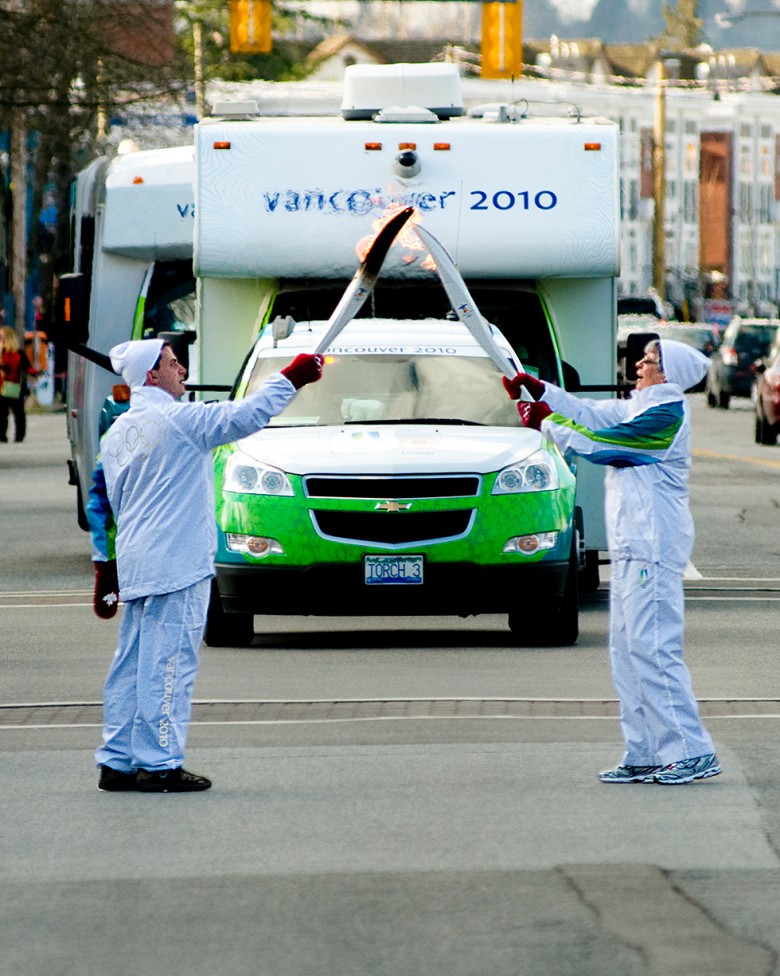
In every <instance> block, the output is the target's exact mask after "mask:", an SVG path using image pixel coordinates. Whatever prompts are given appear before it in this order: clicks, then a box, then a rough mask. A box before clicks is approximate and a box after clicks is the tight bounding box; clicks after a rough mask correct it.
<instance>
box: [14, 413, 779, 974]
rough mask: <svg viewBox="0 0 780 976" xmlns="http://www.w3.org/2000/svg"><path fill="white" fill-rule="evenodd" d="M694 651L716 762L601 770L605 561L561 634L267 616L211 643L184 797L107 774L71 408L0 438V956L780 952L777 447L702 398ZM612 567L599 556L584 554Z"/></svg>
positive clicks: (488, 623)
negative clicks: (135, 786)
mask: <svg viewBox="0 0 780 976" xmlns="http://www.w3.org/2000/svg"><path fill="white" fill-rule="evenodd" d="M694 432H695V433H694V444H695V462H694V473H693V480H692V504H693V509H694V515H695V518H696V522H697V544H696V549H695V552H694V559H693V565H692V567H691V568H690V572H689V574H688V575H689V579H688V582H687V655H688V660H689V664H690V667H691V670H692V673H693V677H694V684H695V686H696V689H697V693H698V694H699V696H700V699H701V702H702V711H703V713H704V714H705V716H706V721H707V724H708V726H709V727H710V729H711V731H712V733H713V736H714V737H715V739H716V742H717V747H718V752H719V754H720V756H721V760H722V762H723V765H724V769H725V772H724V774H723V775H722V776H720V777H718V778H716V779H714V780H710V781H707V782H702V783H696V784H693V785H691V786H687V787H682V788H677V789H669V788H661V787H654V786H637V787H623V788H621V787H609V786H604V785H602V784H600V783H598V781H597V780H596V778H595V775H594V774H595V772H596V771H597V770H598V769H600V768H603V767H604V766H607V765H611V764H613V763H614V762H615V761H616V760H617V759H618V757H619V753H620V742H619V730H618V726H617V721H616V719H615V703H614V694H613V691H612V687H611V683H610V680H609V673H608V668H607V662H606V655H605V633H606V604H605V597H606V591H607V585H608V584H607V582H606V581H605V582H604V583H603V584H602V588H601V590H600V592H599V593H598V594H597V595H596V596H595V598H594V599H593V600H592V601H591V602H590V603H588V605H587V606H585V607H584V608H583V613H582V635H581V638H580V641H579V643H578V645H577V647H576V648H568V649H533V648H530V649H522V650H519V649H517V648H514V647H512V646H511V642H510V640H509V635H508V631H507V627H506V622H505V620H504V619H503V618H501V617H492V616H491V617H479V618H476V619H469V620H465V621H461V620H459V619H458V618H430V619H429V618H414V619H411V620H405V619H402V618H393V619H389V620H374V619H362V618H332V619H327V620H323V619H318V618H282V619H277V620H275V619H267V618H257V620H256V626H257V630H258V636H257V637H256V639H255V645H254V647H252V648H250V649H243V650H235V649H231V650H228V649H220V648H204V652H203V664H202V668H201V673H200V676H199V679H198V685H197V688H196V699H197V701H198V704H197V705H196V708H195V714H194V719H195V721H194V723H193V726H192V731H191V738H190V750H189V755H188V765H189V766H190V767H191V768H193V769H195V770H196V771H202V772H204V773H206V774H207V775H210V776H211V777H212V778H213V779H214V781H215V787H214V789H213V790H211V791H210V792H208V793H204V794H200V795H197V796H186V797H185V796H140V795H121V794H120V795H110V794H101V793H98V792H97V791H96V790H95V788H94V787H95V781H96V779H95V773H94V769H93V764H92V750H93V749H94V747H95V745H96V742H97V738H98V736H99V722H100V719H99V702H100V697H101V685H102V680H103V678H104V675H105V671H106V668H107V666H108V662H109V659H110V656H111V654H112V652H113V642H114V638H115V633H116V621H112V622H108V623H106V622H103V621H99V620H97V618H95V617H94V616H93V614H92V612H91V609H90V596H91V593H90V591H91V564H90V561H89V551H88V545H87V539H86V536H85V535H84V533H82V532H81V531H80V530H79V529H78V528H77V527H76V525H75V519H74V517H73V512H74V489H73V488H71V487H68V486H67V485H66V483H65V482H66V477H65V459H66V457H67V445H66V441H65V422H64V416H63V415H62V414H47V415H40V414H39V415H32V416H31V417H30V424H29V437H28V441H27V442H25V443H24V444H22V445H15V444H9V445H2V450H0V498H2V516H1V518H2V546H1V547H0V553H2V560H0V674H2V691H1V692H0V705H2V706H3V707H0V882H2V885H1V887H0V891H2V895H0V974H1V976H38V974H41V976H43V974H47V976H48V974H56V976H71V974H73V976H77V974H78V976H93V974H94V976H125V974H127V976H130V974H133V976H147V974H148V976H152V974H158V973H161V972H166V973H169V974H172V976H178V974H179V973H181V974H184V973H187V974H196V976H200V974H203V976H205V974H215V976H216V974H219V976H223V974H224V976H244V974H246V976H250V974H251V976H258V974H259V976H309V974H312V976H331V974H332V976H337V974H338V976H350V974H356V976H358V974H359V976H368V974H371V976H390V974H397V973H404V974H411V976H417V974H419V976H437V974H441V976H461V974H463V976H466V974H468V976H483V974H485V976H487V974H491V976H493V974H497V976H504V974H506V976H510V974H511V976H543V974H544V976H548V974H555V976H558V974H572V976H574V974H577V976H590V974H593V976H613V974H614V976H623V974H626V976H629V974H631V976H633V974H645V973H652V974H677V973H680V974H682V973H685V974H688V976H690V974H699V973H701V974H707V976H711V974H732V976H753V974H767V976H769V974H773V976H778V974H780V965H779V964H778V953H780V871H779V870H778V868H779V860H780V786H778V770H779V769H780V741H779V740H778V730H779V729H780V680H778V679H780V666H779V665H778V660H777V636H776V635H777V610H778V608H779V606H780V605H779V604H778V599H780V571H778V567H779V566H780V563H779V562H778V558H779V556H780V537H778V533H777V522H778V508H780V489H779V488H777V487H776V486H777V483H778V473H780V472H779V469H780V448H768V447H759V446H758V445H755V444H754V443H753V439H752V419H751V415H750V413H749V410H748V405H747V404H744V403H736V404H735V405H734V408H733V409H731V410H729V411H720V410H717V411H713V410H708V409H707V408H706V407H705V406H704V404H703V398H701V397H696V398H694ZM607 575H608V571H607V572H605V576H607Z"/></svg>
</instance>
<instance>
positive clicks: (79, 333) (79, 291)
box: [56, 272, 89, 347]
mask: <svg viewBox="0 0 780 976" xmlns="http://www.w3.org/2000/svg"><path fill="white" fill-rule="evenodd" d="M56 315H57V321H58V323H59V324H60V326H61V327H62V334H63V336H64V337H65V343H66V345H67V346H68V347H71V346H78V345H86V344H87V343H88V342H89V279H88V278H87V276H86V275H84V274H81V273H80V272H79V273H73V274H64V275H61V276H60V280H59V284H58V286H57V301H56Z"/></svg>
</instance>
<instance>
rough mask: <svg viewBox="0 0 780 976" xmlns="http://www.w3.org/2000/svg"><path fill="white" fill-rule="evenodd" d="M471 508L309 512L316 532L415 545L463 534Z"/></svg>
mask: <svg viewBox="0 0 780 976" xmlns="http://www.w3.org/2000/svg"><path fill="white" fill-rule="evenodd" d="M474 514H475V512H474V510H473V509H467V510H460V511H455V512H403V513H398V514H393V515H388V513H387V512H329V511H322V510H319V511H318V510H313V511H312V513H311V515H312V518H313V520H314V525H315V528H316V529H317V531H318V532H319V533H320V535H323V536H327V537H329V538H332V539H345V540H349V541H350V542H362V543H366V544H368V545H378V546H383V545H384V546H405V545H418V544H422V543H426V542H436V541H439V542H440V541H442V540H444V539H453V538H458V537H460V536H464V535H466V534H467V533H468V531H469V530H470V529H471V523H472V521H473V519H474Z"/></svg>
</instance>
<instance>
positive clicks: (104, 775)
mask: <svg viewBox="0 0 780 976" xmlns="http://www.w3.org/2000/svg"><path fill="white" fill-rule="evenodd" d="M98 789H99V790H101V791H102V792H103V793H123V792H127V791H128V790H132V791H133V792H136V791H137V790H138V781H137V779H136V775H135V773H121V772H120V771H119V770H118V769H112V768H111V767H110V766H101V767H100V778H99V779H98Z"/></svg>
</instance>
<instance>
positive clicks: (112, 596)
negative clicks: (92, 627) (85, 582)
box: [92, 559, 119, 620]
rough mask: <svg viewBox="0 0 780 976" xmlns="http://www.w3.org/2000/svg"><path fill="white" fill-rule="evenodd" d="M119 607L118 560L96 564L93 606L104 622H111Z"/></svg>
mask: <svg viewBox="0 0 780 976" xmlns="http://www.w3.org/2000/svg"><path fill="white" fill-rule="evenodd" d="M118 605H119V581H118V580H117V576H116V559H109V560H108V561H107V562H97V561H96V562H95V595H94V597H93V598H92V606H93V607H94V608H95V613H96V614H97V615H98V617H101V618H102V619H103V620H110V619H111V618H112V617H113V616H114V614H115V613H116V608H117V606H118Z"/></svg>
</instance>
